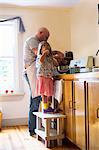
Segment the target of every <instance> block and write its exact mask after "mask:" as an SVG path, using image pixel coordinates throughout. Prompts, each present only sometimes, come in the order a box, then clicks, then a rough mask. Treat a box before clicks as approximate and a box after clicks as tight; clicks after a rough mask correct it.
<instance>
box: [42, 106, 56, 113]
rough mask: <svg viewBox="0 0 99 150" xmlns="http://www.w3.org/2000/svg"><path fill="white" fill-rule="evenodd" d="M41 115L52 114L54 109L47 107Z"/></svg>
mask: <svg viewBox="0 0 99 150" xmlns="http://www.w3.org/2000/svg"><path fill="white" fill-rule="evenodd" d="M43 113H54V109H53V108H52V107H49V108H48V109H43Z"/></svg>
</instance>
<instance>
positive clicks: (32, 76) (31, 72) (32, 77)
mask: <svg viewBox="0 0 99 150" xmlns="http://www.w3.org/2000/svg"><path fill="white" fill-rule="evenodd" d="M26 72H27V75H28V79H29V82H30V86H31V92H32V98H34V97H37V96H38V95H37V93H36V63H35V62H33V63H32V64H31V66H29V67H28V68H27V69H26Z"/></svg>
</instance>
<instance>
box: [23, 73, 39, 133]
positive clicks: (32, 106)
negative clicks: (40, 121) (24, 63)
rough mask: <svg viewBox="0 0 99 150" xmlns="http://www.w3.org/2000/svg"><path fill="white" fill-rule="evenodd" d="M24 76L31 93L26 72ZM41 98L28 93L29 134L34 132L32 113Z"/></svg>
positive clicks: (34, 120)
mask: <svg viewBox="0 0 99 150" xmlns="http://www.w3.org/2000/svg"><path fill="white" fill-rule="evenodd" d="M24 76H25V79H26V81H27V83H28V85H29V88H30V93H31V87H30V83H29V79H28V76H27V73H25V74H24ZM41 99H42V98H41V96H38V97H35V98H32V94H30V107H29V118H28V127H29V132H30V135H32V134H35V128H36V116H35V115H33V112H38V108H39V104H40V101H41Z"/></svg>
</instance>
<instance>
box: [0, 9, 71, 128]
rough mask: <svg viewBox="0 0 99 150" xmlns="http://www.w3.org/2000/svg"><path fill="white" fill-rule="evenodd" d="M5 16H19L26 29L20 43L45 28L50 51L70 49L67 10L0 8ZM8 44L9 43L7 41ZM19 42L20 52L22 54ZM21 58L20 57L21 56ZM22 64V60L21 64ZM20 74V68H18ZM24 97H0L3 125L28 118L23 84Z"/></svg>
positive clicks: (27, 104) (27, 95)
mask: <svg viewBox="0 0 99 150" xmlns="http://www.w3.org/2000/svg"><path fill="white" fill-rule="evenodd" d="M5 16H21V17H22V19H23V22H24V25H25V28H26V32H25V33H24V34H23V35H22V38H23V39H21V41H22V40H23V43H24V40H25V39H26V38H27V37H28V36H30V35H32V34H34V33H35V31H36V30H37V29H38V28H39V27H41V26H45V27H47V28H48V29H49V31H50V34H51V36H50V38H49V42H50V44H51V46H52V49H55V50H61V51H65V50H69V49H70V20H69V18H70V16H69V10H68V9H67V10H64V9H44V8H43V9H40V8H34V9H33V8H21V7H19V8H18V7H10V6H9V7H4V6H2V7H1V8H0V18H2V17H5ZM9 42H10V41H9ZM23 43H22V42H21V45H20V51H21V55H22V54H23V48H22V45H23ZM21 58H22V56H21ZM20 63H22V60H21V62H20ZM20 70H21V74H22V70H23V69H22V68H20ZM24 87H25V95H24V96H12V97H11V96H9V97H0V106H1V107H2V109H3V124H4V125H7V124H8V125H10V122H11V123H12V120H14V121H15V119H17V121H18V119H22V118H27V117H28V106H29V90H28V86H27V84H26V82H25V86H24Z"/></svg>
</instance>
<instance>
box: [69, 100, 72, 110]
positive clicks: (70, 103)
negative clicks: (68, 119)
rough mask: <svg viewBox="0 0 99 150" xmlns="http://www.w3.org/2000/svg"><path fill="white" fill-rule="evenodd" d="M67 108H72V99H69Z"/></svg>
mask: <svg viewBox="0 0 99 150" xmlns="http://www.w3.org/2000/svg"><path fill="white" fill-rule="evenodd" d="M69 108H70V109H72V101H69Z"/></svg>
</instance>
